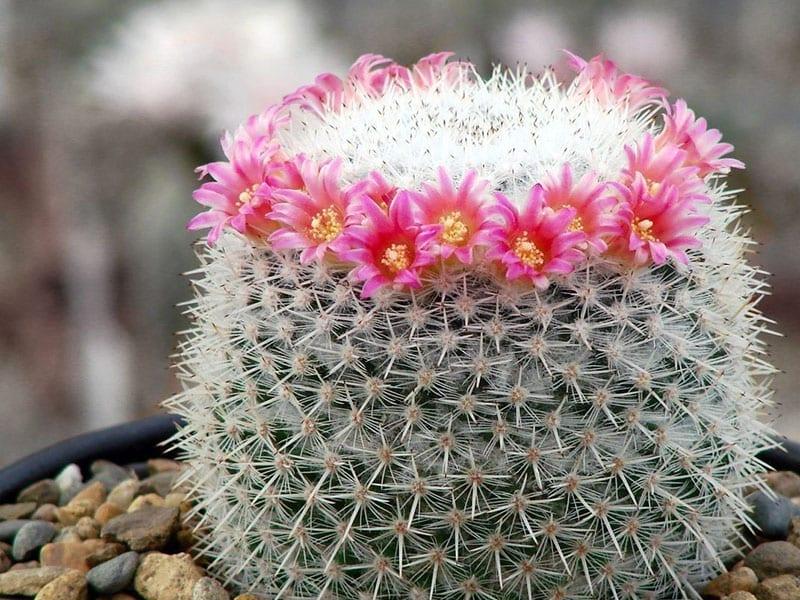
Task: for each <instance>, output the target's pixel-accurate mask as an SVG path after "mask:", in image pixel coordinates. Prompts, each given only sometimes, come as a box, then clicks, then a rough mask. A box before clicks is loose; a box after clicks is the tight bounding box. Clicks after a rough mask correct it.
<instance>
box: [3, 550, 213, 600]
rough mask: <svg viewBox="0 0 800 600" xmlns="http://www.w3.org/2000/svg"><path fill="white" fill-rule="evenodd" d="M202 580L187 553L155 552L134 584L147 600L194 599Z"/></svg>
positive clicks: (199, 572) (144, 563) (144, 560)
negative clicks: (196, 585) (195, 585)
mask: <svg viewBox="0 0 800 600" xmlns="http://www.w3.org/2000/svg"><path fill="white" fill-rule="evenodd" d="M0 577H1V576H0ZM202 577H203V574H202V573H201V571H200V569H199V568H198V567H197V566H196V565H195V564H194V562H192V558H191V557H190V556H189V555H188V554H171V555H170V554H161V553H160V552H153V553H151V554H147V555H145V556H144V557H143V558H142V562H141V564H140V565H139V568H138V569H137V570H136V577H135V578H134V584H133V585H134V589H135V590H136V593H137V594H139V595H140V596H141V597H142V598H144V600H192V589H193V587H194V584H195V583H196V582H197V580H198V579H200V578H202Z"/></svg>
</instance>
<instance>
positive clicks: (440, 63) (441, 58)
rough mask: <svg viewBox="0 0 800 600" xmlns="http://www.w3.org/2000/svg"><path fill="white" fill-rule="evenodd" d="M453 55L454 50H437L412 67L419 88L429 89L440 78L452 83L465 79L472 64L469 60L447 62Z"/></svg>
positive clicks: (412, 79)
mask: <svg viewBox="0 0 800 600" xmlns="http://www.w3.org/2000/svg"><path fill="white" fill-rule="evenodd" d="M453 56H455V53H454V52H436V53H434V54H429V55H428V56H423V57H422V58H421V59H419V60H418V61H417V62H416V64H415V65H414V66H413V67H411V81H413V82H414V85H416V86H417V87H418V88H422V89H427V88H429V87H431V86H433V84H434V83H435V82H436V81H437V80H439V79H444V80H445V81H447V83H449V84H451V85H452V84H455V83H458V82H460V81H462V80H464V79H465V78H466V76H467V74H468V73H469V70H470V69H471V68H472V65H471V64H470V63H469V62H467V61H453V62H447V61H448V60H449V59H450V58H451V57H453Z"/></svg>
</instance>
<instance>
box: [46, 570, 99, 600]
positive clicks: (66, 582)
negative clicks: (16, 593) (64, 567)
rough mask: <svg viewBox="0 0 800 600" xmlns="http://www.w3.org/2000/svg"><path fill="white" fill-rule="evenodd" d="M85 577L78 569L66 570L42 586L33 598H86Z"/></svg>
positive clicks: (60, 599) (57, 599) (72, 599)
mask: <svg viewBox="0 0 800 600" xmlns="http://www.w3.org/2000/svg"><path fill="white" fill-rule="evenodd" d="M88 597H89V590H88V589H87V587H86V578H85V577H84V576H83V573H80V572H78V571H68V572H66V573H64V574H63V575H61V576H60V577H57V578H56V579H54V580H53V581H51V582H50V583H48V584H47V585H46V586H44V587H43V588H42V589H41V590H40V591H39V593H38V594H36V598H35V599H34V600H87V598H88Z"/></svg>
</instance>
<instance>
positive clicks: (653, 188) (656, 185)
mask: <svg viewBox="0 0 800 600" xmlns="http://www.w3.org/2000/svg"><path fill="white" fill-rule="evenodd" d="M660 189H661V183H660V182H658V181H650V182H648V185H647V191H648V193H649V194H650V196H651V197H654V196H655V195H656V194H658V192H659V190H660Z"/></svg>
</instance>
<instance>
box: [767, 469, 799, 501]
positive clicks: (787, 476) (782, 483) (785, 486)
mask: <svg viewBox="0 0 800 600" xmlns="http://www.w3.org/2000/svg"><path fill="white" fill-rule="evenodd" d="M762 477H763V478H764V481H766V482H767V485H768V486H769V487H771V488H772V489H773V490H775V491H776V492H778V493H779V494H781V495H782V496H788V497H790V498H791V497H792V496H800V475H798V474H797V473H793V472H792V471H772V472H771V473H765V474H764V475H763V476H762Z"/></svg>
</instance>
